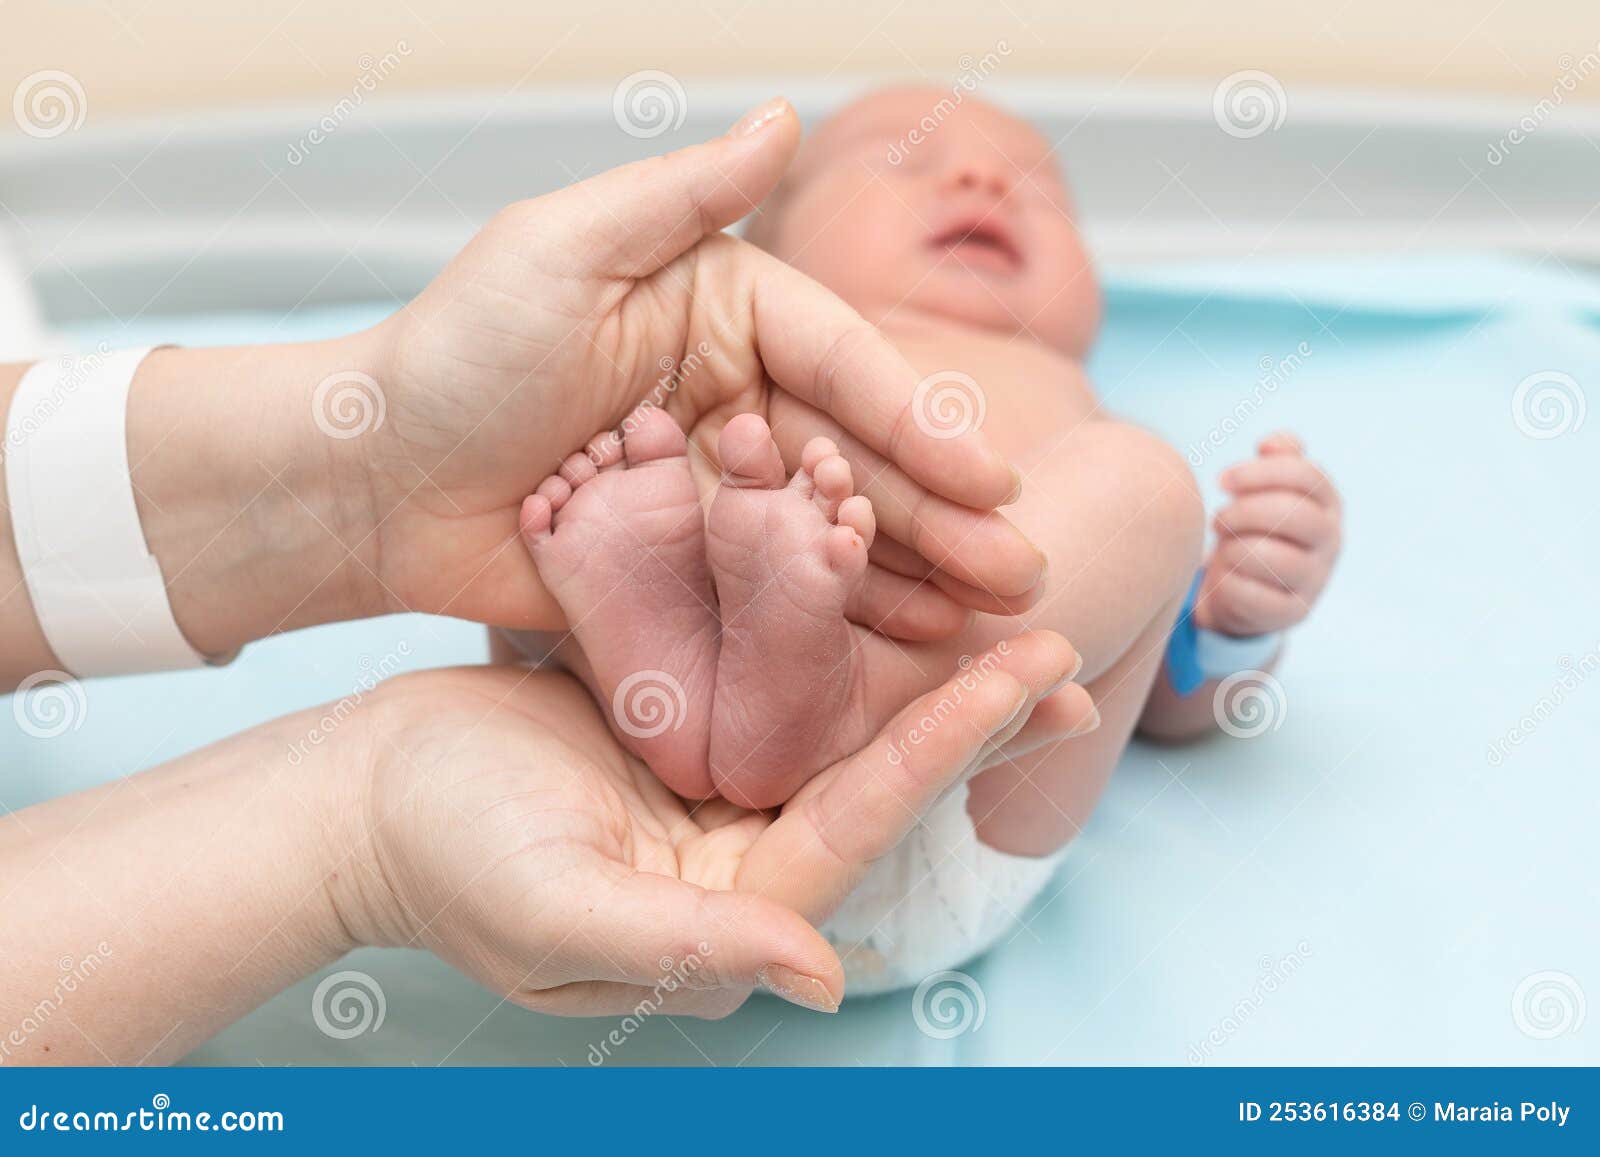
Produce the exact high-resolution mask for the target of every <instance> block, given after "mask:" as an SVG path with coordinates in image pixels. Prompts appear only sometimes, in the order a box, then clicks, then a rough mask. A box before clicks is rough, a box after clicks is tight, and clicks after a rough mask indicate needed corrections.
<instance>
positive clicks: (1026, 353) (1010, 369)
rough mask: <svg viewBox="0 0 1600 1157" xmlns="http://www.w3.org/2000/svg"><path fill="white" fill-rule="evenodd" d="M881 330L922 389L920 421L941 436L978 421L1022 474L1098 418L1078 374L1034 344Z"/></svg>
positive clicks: (970, 333) (967, 333)
mask: <svg viewBox="0 0 1600 1157" xmlns="http://www.w3.org/2000/svg"><path fill="white" fill-rule="evenodd" d="M882 329H883V332H884V334H885V335H886V336H887V337H889V338H890V340H891V341H893V342H894V344H895V348H897V349H898V350H899V351H900V353H901V354H902V355H903V356H904V357H905V359H906V360H907V361H909V362H910V363H911V365H912V367H913V368H914V369H915V370H916V371H917V373H918V374H919V375H920V376H922V378H923V380H924V381H928V382H930V386H929V388H928V390H926V391H925V392H924V394H923V396H922V397H921V398H920V399H919V404H920V405H921V406H922V407H923V408H924V409H927V410H928V411H929V412H928V413H927V414H926V415H925V417H926V420H928V421H930V422H932V423H933V424H934V425H935V426H938V427H941V428H946V429H948V428H951V427H952V426H953V425H958V424H960V423H961V422H963V421H967V422H968V424H969V425H970V421H971V420H972V419H975V418H976V417H977V416H978V415H980V414H981V417H982V429H983V431H984V433H985V434H987V435H988V436H989V437H990V438H991V439H992V440H993V441H994V443H995V445H996V447H997V448H998V449H999V450H1000V452H1001V453H1003V454H1005V455H1006V456H1007V457H1009V458H1010V459H1011V460H1012V461H1013V462H1015V463H1016V464H1017V465H1018V466H1019V467H1021V468H1022V469H1023V471H1024V472H1026V471H1027V470H1029V469H1030V468H1031V467H1032V466H1034V465H1035V464H1036V463H1037V461H1038V460H1039V459H1040V458H1042V457H1044V456H1046V455H1048V454H1049V453H1050V452H1051V451H1052V450H1054V449H1055V448H1056V447H1057V446H1058V445H1059V444H1060V440H1061V436H1062V434H1063V432H1065V431H1067V430H1071V429H1073V428H1075V427H1077V426H1078V425H1080V424H1081V423H1083V422H1085V421H1088V420H1090V419H1092V418H1095V417H1098V416H1100V415H1099V409H1098V408H1099V403H1098V402H1097V400H1096V399H1095V396H1094V391H1093V390H1092V388H1091V387H1090V385H1089V380H1088V378H1087V377H1086V376H1085V375H1084V372H1083V366H1082V365H1081V364H1080V363H1079V362H1077V361H1076V360H1074V359H1072V358H1069V357H1067V356H1066V355H1065V354H1063V353H1061V352H1060V351H1059V350H1054V349H1051V348H1049V347H1048V346H1045V345H1043V344H1042V343H1040V342H1036V341H1031V340H1029V339H1027V338H1022V337H1005V336H1001V335H994V334H988V333H983V332H979V331H974V330H965V329H954V328H951V329H948V330H946V329H939V328H935V327H928V326H923V325H917V326H898V325H894V324H888V325H884V326H882ZM955 375H964V376H963V377H957V376H955ZM974 390H975V391H976V396H971V395H972V394H973V391H974ZM941 393H942V394H943V398H942V401H941V398H940V395H941Z"/></svg>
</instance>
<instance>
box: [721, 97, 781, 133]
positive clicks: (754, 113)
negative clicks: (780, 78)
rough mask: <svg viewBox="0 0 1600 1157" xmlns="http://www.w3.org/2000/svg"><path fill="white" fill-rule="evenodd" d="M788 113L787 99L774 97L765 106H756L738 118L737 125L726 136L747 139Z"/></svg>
mask: <svg viewBox="0 0 1600 1157" xmlns="http://www.w3.org/2000/svg"><path fill="white" fill-rule="evenodd" d="M788 111H789V101H788V98H787V97H781V96H775V97H773V98H772V99H771V100H769V101H767V102H766V103H765V104H758V105H756V107H755V108H753V109H751V110H750V111H749V112H747V113H745V114H744V116H742V117H740V118H739V120H738V123H737V124H735V125H734V126H733V127H732V128H731V129H729V130H728V135H729V136H730V137H747V136H749V135H750V134H751V133H759V132H760V131H761V130H762V129H764V128H766V127H767V126H768V125H769V124H771V123H772V122H773V121H775V120H777V119H778V118H779V117H781V116H782V115H783V114H784V113H786V112H788Z"/></svg>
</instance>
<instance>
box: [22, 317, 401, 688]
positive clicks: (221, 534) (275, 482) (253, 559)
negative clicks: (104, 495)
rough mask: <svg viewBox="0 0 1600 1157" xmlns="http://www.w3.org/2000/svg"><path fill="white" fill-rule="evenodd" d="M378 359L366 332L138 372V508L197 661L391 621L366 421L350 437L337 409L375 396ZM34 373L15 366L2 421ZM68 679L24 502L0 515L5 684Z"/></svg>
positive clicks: (210, 352)
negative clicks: (27, 575)
mask: <svg viewBox="0 0 1600 1157" xmlns="http://www.w3.org/2000/svg"><path fill="white" fill-rule="evenodd" d="M374 345H375V339H373V338H372V337H370V336H368V335H364V334H358V335H354V336H352V337H349V338H343V339H339V340H337V341H329V342H317V343H305V344H286V345H278V346H256V347H243V348H238V349H199V350H189V349H165V350H158V351H156V352H155V353H153V354H151V355H150V356H149V357H148V358H147V359H146V360H145V361H144V362H143V364H141V366H140V367H139V370H138V373H137V374H136V375H135V377H134V380H133V384H132V387H131V389H130V391H129V395H128V413H127V446H128V461H129V465H130V467H131V471H132V477H133V486H134V501H135V504H136V506H137V508H138V512H139V518H140V523H141V526H142V528H143V531H144V536H145V540H146V542H147V543H148V545H149V547H150V550H151V552H152V553H153V554H154V555H155V557H156V559H157V560H158V561H159V563H160V565H161V571H162V575H163V577H164V579H165V580H166V584H167V590H168V595H169V597H170V599H171V602H172V607H173V613H174V616H175V618H176V620H177V623H178V626H179V628H180V629H181V630H182V631H183V633H184V635H185V636H186V637H187V638H188V640H189V642H190V643H191V644H193V645H194V647H195V648H196V649H197V650H199V651H201V652H203V653H206V654H223V653H227V652H229V651H232V650H234V649H236V648H237V647H239V646H242V645H243V644H245V643H247V642H250V641H252V640H254V639H258V638H261V637H263V636H266V635H269V634H272V633H274V632H277V631H283V630H291V629H294V628H296V627H303V626H310V625H313V624H316V623H323V622H330V621H335V620H339V619H345V618H352V617H357V616H360V615H365V614H372V613H375V612H376V611H379V610H382V609H383V608H384V596H383V592H382V589H381V584H379V583H378V581H377V580H376V578H375V577H374V574H373V566H372V562H371V559H372V556H373V554H374V551H375V545H374V535H373V534H372V530H373V525H374V523H375V521H376V519H377V518H378V517H379V515H378V514H377V513H376V512H375V506H376V504H375V501H374V498H373V495H372V491H371V488H370V485H369V483H368V479H367V474H366V470H365V464H364V460H363V458H362V455H361V447H360V446H359V444H358V441H359V435H358V436H357V437H349V436H342V435H348V434H349V432H350V430H352V429H357V428H358V425H359V421H360V418H359V415H357V416H356V419H355V422H356V424H355V425H341V424H340V423H339V413H338V411H337V409H336V408H335V407H337V405H338V403H339V400H340V392H341V390H343V389H345V388H346V387H350V386H352V382H353V388H354V389H355V390H356V392H358V393H359V392H361V391H362V387H361V385H360V382H359V379H351V377H350V375H351V374H352V373H367V372H368V371H369V369H371V368H373V367H375V366H376V363H377V360H378V359H377V351H376V349H374V348H373V347H374ZM25 369H26V367H25V366H6V367H0V412H4V410H5V409H7V408H9V404H10V399H11V395H12V393H13V392H14V390H15V388H16V385H17V382H18V381H19V380H20V378H21V376H22V374H23V372H24V371H25ZM325 382H329V383H331V384H330V385H328V386H323V383H325ZM366 393H368V394H369V395H370V394H371V393H372V391H370V390H369V391H366ZM348 400H351V401H353V397H352V398H350V399H348ZM40 420H43V421H49V420H51V418H50V416H48V415H47V416H45V417H43V418H41V419H40ZM57 420H60V419H57ZM24 436H25V435H24ZM6 497H7V495H6V487H5V480H4V478H3V477H0V499H5V498H6ZM59 665H60V664H59V662H58V661H57V660H56V658H55V656H53V655H52V654H51V653H50V650H49V647H48V644H47V640H46V639H45V637H44V635H43V634H42V633H41V632H40V630H39V626H38V623H37V621H36V620H35V618H34V613H33V607H32V603H31V601H30V599H29V597H28V592H27V588H26V585H25V584H24V582H23V576H22V573H21V569H20V566H19V564H18V560H17V554H16V550H15V542H14V537H13V533H12V515H11V510H10V506H9V503H8V502H5V501H0V686H5V687H9V686H12V685H14V684H15V683H16V682H17V681H19V680H21V679H23V678H25V677H26V676H27V675H28V674H30V673H32V672H34V671H39V670H44V669H48V668H52V667H58V666H59Z"/></svg>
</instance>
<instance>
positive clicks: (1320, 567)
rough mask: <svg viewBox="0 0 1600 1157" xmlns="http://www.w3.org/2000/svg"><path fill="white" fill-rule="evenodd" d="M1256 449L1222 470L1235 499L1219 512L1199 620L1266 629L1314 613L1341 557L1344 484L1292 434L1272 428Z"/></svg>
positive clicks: (1237, 631) (1225, 629)
mask: <svg viewBox="0 0 1600 1157" xmlns="http://www.w3.org/2000/svg"><path fill="white" fill-rule="evenodd" d="M1256 450H1257V452H1258V455H1259V456H1258V457H1256V458H1254V459H1252V460H1251V461H1249V462H1244V463H1241V464H1239V465H1237V466H1231V467H1229V468H1228V469H1227V470H1225V471H1223V473H1222V478H1221V482H1222V487H1223V489H1224V490H1226V491H1227V492H1228V493H1229V494H1230V495H1232V501H1231V502H1229V503H1228V505H1226V506H1225V507H1223V508H1222V510H1220V511H1218V513H1217V516H1216V518H1215V519H1214V520H1213V524H1212V525H1213V526H1214V527H1215V529H1216V532H1217V545H1216V548H1215V549H1214V550H1213V551H1212V552H1211V556H1210V558H1208V559H1207V560H1206V568H1205V578H1204V580H1203V581H1202V582H1201V586H1200V596H1199V598H1198V599H1197V600H1196V603H1195V612H1194V619H1195V625H1196V626H1199V627H1204V628H1206V629H1208V630H1213V631H1220V632H1222V633H1223V634H1227V635H1262V634H1266V633H1268V632H1271V631H1281V630H1284V629H1285V628H1287V627H1292V626H1294V625H1295V624H1296V623H1298V622H1300V621H1301V620H1302V619H1304V618H1305V617H1306V616H1307V615H1308V614H1310V613H1311V606H1312V604H1313V603H1315V602H1316V601H1317V597H1318V596H1319V595H1320V594H1321V593H1322V588H1323V587H1324V586H1325V585H1326V584H1327V582H1328V575H1329V574H1330V573H1332V571H1333V564H1334V560H1336V559H1337V558H1338V557H1339V535H1340V522H1341V510H1340V503H1339V495H1338V492H1337V491H1335V490H1334V488H1333V484H1332V483H1331V482H1329V481H1328V478H1327V475H1325V474H1323V472H1322V471H1321V470H1319V469H1318V468H1317V467H1316V466H1315V465H1313V464H1312V463H1311V462H1309V461H1307V460H1306V457H1305V452H1304V447H1302V446H1301V444H1300V440H1299V439H1298V438H1296V437H1294V435H1292V434H1273V435H1271V436H1270V437H1268V438H1266V439H1265V440H1263V441H1262V442H1261V443H1260V444H1259V445H1258V446H1257V447H1256Z"/></svg>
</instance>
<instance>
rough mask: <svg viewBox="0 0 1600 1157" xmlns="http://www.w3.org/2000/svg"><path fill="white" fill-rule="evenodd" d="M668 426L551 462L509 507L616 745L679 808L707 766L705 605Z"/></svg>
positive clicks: (683, 464)
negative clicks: (675, 797) (517, 506)
mask: <svg viewBox="0 0 1600 1157" xmlns="http://www.w3.org/2000/svg"><path fill="white" fill-rule="evenodd" d="M687 452H688V447H687V444H686V443H685V440H684V436H683V432H682V431H681V430H680V429H679V428H678V425H677V423H676V422H674V421H673V420H672V419H671V418H670V417H668V416H667V415H666V414H665V413H663V412H662V411H660V410H658V409H643V410H639V411H636V412H635V414H634V415H633V416H632V417H631V418H630V420H629V426H628V428H626V429H625V431H624V433H623V434H622V435H621V436H620V437H619V436H618V435H617V434H616V433H607V434H603V435H601V436H600V437H599V438H596V439H595V441H594V442H592V443H591V444H590V447H589V449H588V450H586V451H585V452H584V453H581V454H574V455H572V456H571V457H570V458H568V459H567V460H566V461H565V462H564V463H562V466H561V471H560V473H559V474H554V475H551V476H550V477H549V478H546V479H545V480H544V482H542V483H540V485H539V488H538V490H537V492H535V493H534V494H533V495H531V496H530V497H529V498H528V500H527V501H526V502H525V503H524V504H523V509H522V530H523V537H524V539H525V540H526V541H527V542H528V544H529V547H530V549H531V550H532V552H533V560H534V563H535V564H536V565H537V566H538V568H539V575H540V577H541V578H542V579H543V580H544V582H545V585H546V586H548V587H549V589H550V591H551V593H552V594H554V595H555V598H556V601H557V602H558V603H560V604H561V609H562V610H563V611H564V612H565V613H566V616H567V622H568V623H569V624H570V627H571V631H572V634H573V635H574V636H575V637H576V638H577V641H578V643H579V645H580V646H581V647H582V648H583V653H584V656H585V658H586V660H587V665H588V668H589V672H588V673H587V674H588V678H587V679H586V681H589V682H592V685H593V689H594V691H595V692H596V693H597V695H598V697H599V699H600V702H601V705H602V707H604V708H605V709H606V714H607V717H608V718H609V719H610V721H611V724H612V726H613V727H614V728H615V730H616V733H617V738H618V739H619V740H620V741H621V743H622V744H623V746H625V747H627V748H628V749H629V750H630V751H632V752H633V753H634V754H635V755H637V756H639V757H640V758H641V759H643V760H644V761H645V762H646V763H648V764H649V765H650V768H651V770H652V771H654V772H655V773H656V775H658V776H659V777H660V778H661V780H662V782H664V783H666V784H667V786H669V787H671V788H672V789H673V790H674V791H676V792H678V793H679V794H680V795H684V796H688V797H691V798H703V797H705V796H709V795H710V794H712V783H711V777H710V773H709V770H708V765H707V753H708V751H709V743H710V727H711V709H712V699H713V695H714V692H715V689H716V673H717V632H718V627H717V604H716V597H715V595H714V594H713V591H712V586H711V575H710V571H709V570H708V568H707V565H706V538H705V515H704V513H703V511H702V508H701V505H700V497H699V493H698V491H697V489H696V487H695V483H694V478H693V476H692V475H691V473H690V470H689V459H688V457H687Z"/></svg>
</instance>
